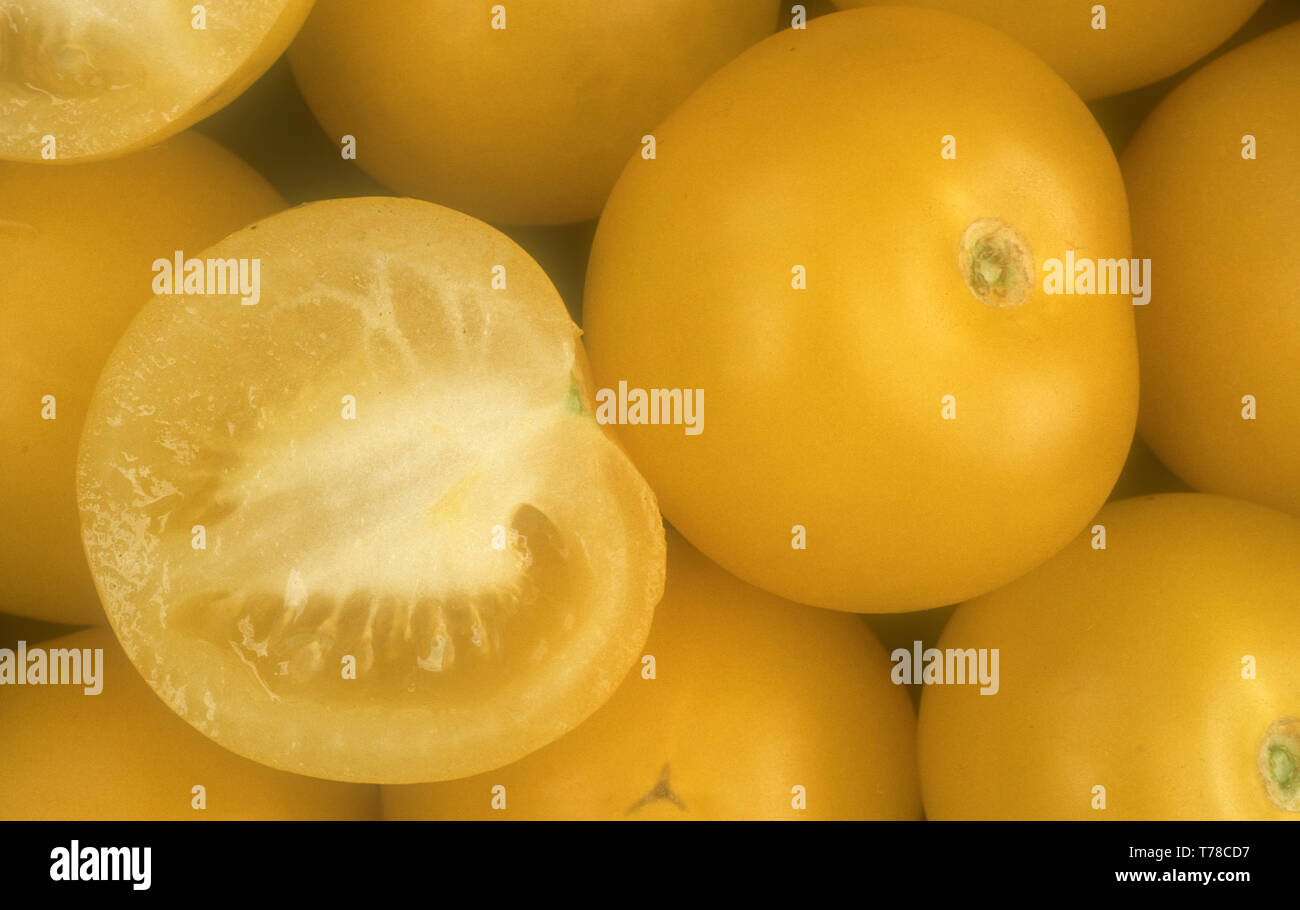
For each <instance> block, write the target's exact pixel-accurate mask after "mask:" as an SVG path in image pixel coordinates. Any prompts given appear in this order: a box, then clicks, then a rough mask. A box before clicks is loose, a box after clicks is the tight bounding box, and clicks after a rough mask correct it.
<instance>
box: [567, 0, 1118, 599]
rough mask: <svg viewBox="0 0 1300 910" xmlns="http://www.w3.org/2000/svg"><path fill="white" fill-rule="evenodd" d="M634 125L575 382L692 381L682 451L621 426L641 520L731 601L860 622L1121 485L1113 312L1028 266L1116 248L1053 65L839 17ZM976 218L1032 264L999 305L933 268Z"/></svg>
mask: <svg viewBox="0 0 1300 910" xmlns="http://www.w3.org/2000/svg"><path fill="white" fill-rule="evenodd" d="M921 48H924V56H923V57H922V56H918V55H919V54H920V49H921ZM1031 87H1032V88H1031ZM864 98H865V99H888V103H883V102H882V103H880V104H876V103H875V102H871V103H869V104H868V103H867V102H864V101H863V99H864ZM809 99H815V100H813V101H810V100H809ZM864 104H867V107H869V108H870V110H871V111H872V112H873V113H872V115H871V116H870V117H867V116H865V115H863V116H847V115H846V114H845V112H846V111H858V110H862V109H863V106H864ZM657 134H658V136H659V140H660V144H659V157H658V158H657V159H656V160H654V161H642V160H635V159H634V160H633V161H632V162H631V163H630V164H629V166H628V168H627V169H626V170H625V171H624V173H623V175H622V177H620V179H619V183H618V185H617V186H616V187H615V189H614V191H613V193H612V194H611V196H610V200H609V203H608V205H607V206H606V208H605V211H604V213H603V214H602V216H601V221H600V225H599V227H598V228H597V232H596V237H595V241H594V244H593V248H592V253H591V261H590V265H589V268H588V271H587V283H586V293H585V297H584V300H583V320H584V331H585V335H584V337H585V341H586V344H587V350H588V352H589V354H590V356H591V363H592V368H593V371H594V374H595V379H596V383H597V387H598V388H606V389H611V390H613V389H617V388H618V384H619V382H621V381H626V382H627V384H628V387H629V388H642V389H692V390H694V389H702V390H703V394H704V397H705V408H704V413H705V421H704V426H703V431H702V432H701V433H700V434H699V435H696V436H689V435H687V434H686V433H685V432H683V428H682V427H680V426H665V425H658V424H640V425H631V424H628V425H620V426H618V427H617V430H618V432H619V434H620V436H622V438H623V439H624V441H625V444H626V446H627V449H628V451H629V452H630V453H631V455H632V458H633V461H634V462H635V463H636V464H637V467H638V468H640V469H641V471H642V473H643V474H644V475H645V476H646V479H647V480H649V481H650V484H651V486H653V487H654V488H655V492H656V493H657V494H658V495H659V501H660V504H661V506H662V508H663V511H664V515H665V517H666V518H667V519H668V520H669V521H670V522H672V523H673V524H674V526H676V527H677V528H678V529H679V530H680V531H681V532H682V534H683V535H684V536H685V537H686V538H687V539H688V540H690V541H691V542H692V543H693V544H694V545H695V546H697V547H699V548H700V550H701V551H703V552H704V553H705V554H706V555H708V556H709V557H710V558H711V559H714V560H715V561H717V562H718V563H719V564H720V565H721V566H722V567H723V568H725V569H727V570H728V571H730V572H733V573H734V574H736V575H737V576H739V577H740V578H742V579H744V580H746V581H748V582H750V583H751V584H755V585H758V586H759V587H762V588H764V589H766V590H769V591H772V592H773V593H775V594H778V595H780V596H783V597H786V598H789V599H791V600H796V601H799V602H803V603H810V604H814V605H817V606H823V607H832V608H836V609H845V610H854V611H858V612H864V613H877V612H878V613H884V612H906V611H910V610H920V609H928V608H932V607H937V606H940V605H943V604H950V603H956V602H958V601H961V600H965V599H968V598H970V597H972V596H975V595H977V594H979V593H982V592H984V591H988V590H991V589H992V588H994V587H997V586H998V585H1001V584H1005V583H1006V582H1008V581H1010V580H1011V579H1013V578H1015V577H1016V576H1017V575H1020V574H1022V573H1023V572H1025V571H1026V570H1028V569H1029V568H1031V567H1032V566H1034V565H1036V564H1037V563H1039V562H1041V561H1042V560H1044V559H1046V558H1047V557H1048V556H1050V555H1051V554H1052V553H1054V552H1056V551H1057V550H1059V549H1060V548H1061V547H1063V546H1065V544H1067V543H1068V542H1069V540H1070V539H1071V538H1072V537H1073V536H1074V535H1075V534H1076V533H1077V532H1078V530H1079V528H1081V527H1082V526H1083V524H1084V523H1085V522H1086V521H1087V520H1088V518H1089V517H1091V516H1092V515H1093V514H1094V513H1095V512H1096V510H1097V509H1098V508H1099V507H1100V506H1101V504H1102V503H1103V502H1104V501H1105V498H1106V494H1107V493H1108V492H1109V490H1110V489H1111V487H1112V486H1113V485H1114V482H1115V479H1116V478H1117V477H1118V475H1119V473H1120V469H1121V466H1122V465H1123V463H1124V457H1125V453H1126V452H1127V450H1128V447H1129V444H1130V442H1131V440H1132V436H1133V429H1134V425H1135V422H1136V418H1137V399H1138V389H1137V376H1138V364H1137V345H1136V336H1135V332H1134V328H1133V313H1132V310H1133V305H1132V299H1131V296H1124V295H1095V296H1074V295H1065V294H1047V293H1045V292H1044V291H1043V289H1042V285H1041V280H1042V277H1043V272H1042V271H1041V268H1042V266H1043V264H1044V263H1045V261H1046V260H1048V259H1061V258H1063V257H1065V256H1066V255H1067V252H1068V251H1069V250H1074V251H1076V254H1077V255H1078V256H1080V257H1088V258H1095V259H1102V258H1117V259H1118V258H1126V257H1128V255H1129V250H1130V247H1129V234H1128V213H1127V209H1126V206H1125V198H1124V188H1123V185H1122V181H1121V178H1120V172H1119V167H1118V165H1117V163H1116V161H1115V158H1114V154H1113V153H1112V151H1111V150H1110V148H1109V146H1108V144H1107V142H1106V139H1105V137H1104V136H1103V135H1102V133H1101V131H1100V129H1099V128H1098V127H1097V124H1096V122H1095V121H1094V120H1093V119H1092V117H1091V116H1090V115H1089V114H1088V111H1087V109H1086V107H1085V106H1084V105H1083V104H1082V103H1081V102H1080V101H1079V100H1078V98H1077V97H1076V96H1075V95H1074V94H1073V93H1072V92H1071V91H1070V90H1069V88H1068V87H1067V86H1066V85H1065V84H1064V83H1063V82H1062V81H1061V80H1060V78H1059V77H1057V76H1056V75H1055V74H1053V73H1052V72H1051V71H1050V70H1048V68H1047V67H1046V66H1045V65H1044V64H1043V63H1042V61H1040V60H1038V59H1037V58H1035V57H1033V56H1032V55H1031V54H1029V53H1028V52H1026V51H1024V50H1023V49H1022V48H1020V47H1018V46H1017V45H1015V43H1014V42H1012V41H1011V40H1010V39H1009V38H1006V37H1005V36H1003V35H1000V34H998V33H997V32H994V31H993V30H991V29H988V28H986V27H984V26H982V25H980V24H978V23H976V22H972V21H970V20H966V19H961V18H959V17H956V16H950V15H946V14H943V13H937V12H933V11H929V10H914V9H903V8H897V9H883V8H882V9H866V10H853V11H848V12H841V13H834V14H832V15H829V16H824V17H821V18H819V19H816V20H813V21H812V22H810V23H809V24H808V28H807V30H806V31H796V30H786V31H783V32H781V33H779V34H778V35H774V36H773V37H771V38H768V39H767V40H766V41H764V42H761V43H760V44H759V45H757V46H755V47H753V48H751V49H750V50H749V51H747V52H746V53H745V54H743V55H741V56H740V57H739V58H737V59H736V60H734V61H732V63H730V64H728V65H727V66H726V67H724V68H723V69H722V70H721V71H720V72H718V73H716V74H715V75H714V76H713V77H712V78H711V79H710V80H709V81H708V82H706V83H705V85H704V86H702V87H701V88H700V89H699V90H698V91H697V92H696V93H695V94H694V95H692V96H691V98H690V99H689V100H688V101H687V102H685V103H684V104H683V105H682V106H681V107H679V108H678V109H677V111H675V112H674V113H673V114H672V115H671V116H670V117H669V118H668V119H667V120H666V121H665V122H664V123H663V124H662V125H661V126H660V128H659V130H658V131H657ZM945 134H947V135H951V136H952V137H953V138H954V140H955V142H956V158H951V159H945V158H943V157H942V154H941V153H942V150H943V137H944V135H945ZM738 149H743V152H741V151H738ZM1030 185H1032V186H1033V192H1026V189H1025V187H1026V186H1030ZM989 217H994V218H997V219H999V220H1001V221H1002V222H1004V223H1006V224H1008V225H1011V226H1013V227H1014V228H1015V229H1017V230H1018V231H1019V232H1020V233H1021V234H1022V235H1023V236H1024V238H1025V239H1026V241H1027V243H1028V246H1029V248H1030V250H1031V251H1032V258H1033V259H1034V264H1033V266H1032V268H1031V270H1030V271H1031V274H1032V276H1033V277H1032V280H1033V291H1032V293H1031V295H1030V296H1029V297H1028V299H1027V300H1026V301H1024V302H1023V303H1022V304H1021V305H1019V306H1007V307H996V306H990V305H988V304H986V303H984V302H982V301H981V300H979V299H978V298H977V297H976V296H975V295H974V294H972V292H971V291H970V289H969V288H968V287H967V285H966V283H965V280H964V276H963V273H962V271H961V268H960V267H959V257H958V250H959V249H960V245H961V240H962V237H963V233H964V231H965V230H966V228H967V227H968V225H970V224H972V223H973V222H975V221H977V220H981V219H984V218H989ZM796 265H799V266H803V267H804V268H805V269H806V279H807V282H806V288H804V289H798V288H793V287H792V282H793V280H794V279H795V278H797V277H798V276H797V275H794V276H792V272H793V268H794V267H795V266H796ZM945 396H952V399H953V401H954V402H955V412H954V413H955V415H956V416H955V419H944V418H943V408H944V397H945ZM796 526H799V527H802V528H803V529H805V531H806V548H804V549H798V548H796V547H794V546H792V543H793V542H795V541H794V530H793V529H794V528H795V527H796Z"/></svg>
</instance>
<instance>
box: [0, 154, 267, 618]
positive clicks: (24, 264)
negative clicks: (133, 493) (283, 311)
mask: <svg viewBox="0 0 1300 910" xmlns="http://www.w3.org/2000/svg"><path fill="white" fill-rule="evenodd" d="M283 206H284V201H283V200H282V199H281V198H280V197H279V195H278V194H277V193H276V192H275V191H274V190H273V189H271V187H270V185H269V184H268V183H267V182H266V181H265V180H263V179H262V178H261V177H260V176H259V175H258V174H257V173H256V172H255V171H254V170H252V168H250V167H248V165H246V164H244V162H242V161H240V160H239V159H238V158H236V157H235V156H234V155H232V154H230V153H229V152H227V151H226V150H225V149H223V148H221V147H220V146H219V145H217V144H216V143H214V142H212V141H211V140H209V139H206V138H204V137H203V136H199V135H196V134H193V133H186V134H183V135H180V136H177V137H175V138H174V139H172V140H170V141H168V142H166V143H164V144H163V145H160V146H157V147H155V148H151V149H147V150H145V151H142V152H138V153H136V154H134V155H129V156H127V157H125V158H119V159H116V160H114V161H108V162H99V163H94V164H79V165H69V166H67V167H58V168H52V167H42V166H40V165H30V164H11V163H2V162H0V273H3V274H4V276H5V277H4V308H5V309H4V335H5V338H4V349H3V354H0V388H3V389H4V394H3V395H0V427H3V432H2V433H0V510H2V511H0V518H2V519H3V520H0V609H3V610H6V611H8V612H11V613H19V614H23V615H27V616H34V617H38V618H41V619H48V620H54V621H57V622H66V623H102V622H104V612H103V610H102V609H101V608H100V606H99V599H98V598H97V597H96V596H95V589H94V586H93V585H92V584H91V582H90V573H89V572H88V571H87V570H86V563H85V557H84V556H83V555H82V550H81V534H80V529H79V523H78V517H77V504H76V487H75V475H74V469H75V463H76V457H77V439H78V437H79V436H80V434H81V424H82V421H83V419H84V417H85V414H86V407H87V405H88V404H89V401H90V395H91V392H92V391H93V390H94V386H95V378H96V377H97V376H98V375H99V370H100V367H102V366H103V365H104V361H105V360H106V359H108V354H109V352H110V351H111V350H112V348H113V344H114V343H115V342H116V341H117V339H118V337H119V336H120V335H121V334H122V331H123V330H124V329H125V328H126V326H127V323H128V322H130V320H131V318H132V317H133V316H134V315H135V314H136V311H137V310H139V309H140V307H141V306H142V305H143V304H144V302H145V301H146V300H148V299H149V297H150V296H151V294H152V292H151V291H150V283H151V282H152V280H153V277H154V273H153V270H152V265H153V262H154V261H155V260H156V259H159V258H163V259H170V258H171V257H172V255H173V253H174V251H175V250H185V251H186V254H187V255H189V254H192V253H197V252H198V251H199V250H201V249H203V248H204V247H205V246H207V245H209V244H211V243H213V242H215V241H216V240H218V239H220V238H221V237H223V236H225V235H226V234H228V233H230V232H231V231H233V230H235V229H236V228H239V227H242V226H244V225H245V224H248V223H249V222H252V221H256V220H257V219H259V218H262V217H265V216H266V215H269V214H271V213H272V212H274V211H277V210H278V209H280V208H282V207H283Z"/></svg>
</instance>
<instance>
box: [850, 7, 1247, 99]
mask: <svg viewBox="0 0 1300 910" xmlns="http://www.w3.org/2000/svg"><path fill="white" fill-rule="evenodd" d="M834 2H835V4H836V5H837V6H839V7H841V8H848V7H855V6H867V5H879V4H885V3H887V4H889V5H891V6H893V5H901V6H924V7H929V8H931V9H942V10H947V11H948V12H952V13H957V14H959V15H962V16H969V17H971V18H972V19H978V20H979V21H980V22H983V23H986V24H987V25H991V26H993V27H994V28H996V29H999V30H1000V31H1003V32H1005V33H1006V34H1008V35H1010V36H1011V37H1013V38H1015V39H1016V40H1017V41H1019V42H1020V43H1021V44H1023V45H1024V46H1025V47H1027V48H1029V49H1030V50H1031V51H1033V52H1034V53H1036V54H1038V55H1039V56H1040V57H1042V58H1043V59H1044V60H1046V61H1047V62H1048V63H1049V64H1051V66H1052V68H1053V69H1055V70H1056V71H1057V72H1058V73H1060V74H1061V75H1062V76H1063V77H1064V78H1065V80H1066V81H1067V82H1069V83H1070V85H1071V86H1072V87H1073V88H1074V90H1075V91H1076V92H1078V93H1079V94H1080V95H1081V96H1082V97H1084V98H1086V99H1093V98H1105V97H1107V96H1109V95H1115V94H1118V93H1120V92H1126V91H1128V90H1129V89H1135V88H1138V87H1140V86H1143V85H1147V84H1149V83H1152V82H1155V81H1156V80H1157V79H1163V78H1164V77H1165V76H1169V75H1172V74H1173V73H1175V72H1177V71H1178V70H1180V69H1182V68H1183V67H1185V66H1188V65H1190V64H1192V63H1195V62H1196V61H1197V60H1199V59H1201V58H1202V57H1204V56H1205V55H1206V54H1208V53H1209V52H1210V51H1212V50H1213V49H1214V48H1215V47H1217V46H1218V45H1219V44H1221V43H1222V42H1223V41H1224V40H1226V39H1227V38H1228V36H1229V35H1231V34H1232V33H1233V32H1235V31H1236V30H1237V29H1238V28H1240V27H1241V26H1242V25H1243V24H1244V23H1245V22H1246V20H1247V19H1249V18H1250V17H1251V15H1252V14H1254V12H1255V10H1257V9H1259V7H1260V5H1261V4H1262V3H1263V2H1264V0H1213V2H1209V3H1187V2H1185V0H1109V2H1107V3H1105V4H1101V5H1103V6H1105V8H1106V28H1105V29H1104V30H1101V29H1094V28H1093V27H1092V21H1093V18H1094V16H1095V12H1094V6H1095V5H1096V4H1092V3H1076V2H1074V0H1036V2H1035V3H1034V4H1033V9H1032V10H1030V9H1027V8H1026V4H1022V3H1008V2H1006V0H834Z"/></svg>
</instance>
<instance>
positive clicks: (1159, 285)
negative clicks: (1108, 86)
mask: <svg viewBox="0 0 1300 910" xmlns="http://www.w3.org/2000/svg"><path fill="white" fill-rule="evenodd" d="M1122 164H1123V169H1124V175H1125V179H1126V181H1127V183H1128V187H1129V194H1130V198H1131V208H1132V213H1133V242H1134V250H1135V251H1136V255H1138V256H1142V257H1149V258H1150V259H1151V262H1152V268H1153V272H1154V275H1155V279H1154V281H1153V282H1152V296H1151V303H1150V305H1149V306H1145V307H1140V308H1138V311H1137V314H1136V316H1137V328H1138V345H1139V350H1140V351H1141V363H1142V405H1141V413H1140V417H1139V430H1140V432H1141V434H1142V436H1143V438H1144V439H1146V441H1147V442H1148V443H1149V444H1150V445H1151V448H1152V450H1153V451H1154V452H1155V453H1156V455H1158V456H1159V458H1160V459H1161V460H1162V461H1163V462H1164V463H1165V464H1167V465H1168V466H1169V467H1170V468H1171V469H1172V470H1173V471H1174V472H1175V473H1176V474H1178V475H1179V476H1180V477H1181V478H1182V479H1183V480H1185V481H1187V482H1188V483H1189V484H1191V485H1192V486H1193V487H1195V488H1197V489H1199V490H1205V491H1207V492H1211V493H1222V494H1224V495H1228V496H1239V497H1242V498H1245V499H1251V500H1255V501H1257V502H1262V503H1264V504H1265V505H1269V506H1272V507H1274V508H1277V509H1283V510H1285V511H1288V512H1291V513H1292V514H1300V272H1297V270H1296V267H1295V264H1296V263H1297V262H1300V232H1298V231H1297V230H1296V224H1297V221H1296V212H1297V206H1298V205H1300V23H1295V24H1292V25H1288V26H1285V27H1283V28H1280V29H1277V30H1276V31H1273V32H1270V33H1268V34H1267V35H1264V36H1263V37H1261V38H1257V39H1255V40H1254V41H1252V42H1250V43H1249V44H1246V45H1244V46H1242V47H1240V48H1237V49H1236V50H1234V51H1232V52H1230V53H1228V54H1226V55H1225V56H1223V57H1221V58H1220V59H1218V60H1216V61H1214V62H1213V63H1211V64H1209V65H1208V66H1206V67H1205V68H1204V69H1202V70H1200V71H1198V72H1197V73H1196V74H1195V75H1193V76H1192V77H1191V78H1189V79H1188V80H1187V81H1186V82H1185V83H1183V84H1182V85H1180V86H1179V87H1178V88H1177V89H1175V90H1174V92H1173V93H1172V94H1170V95H1169V97H1168V98H1166V99H1165V100H1164V101H1163V102H1162V103H1161V104H1160V105H1159V107H1157V108H1156V109H1155V111H1153V112H1152V113H1151V115H1150V116H1149V117H1147V119H1146V121H1145V122H1144V123H1143V124H1142V127H1141V129H1140V130H1139V132H1138V134H1137V136H1136V137H1135V138H1134V140H1133V142H1132V143H1131V144H1130V145H1129V146H1128V148H1127V149H1126V150H1125V151H1124V156H1123V160H1122Z"/></svg>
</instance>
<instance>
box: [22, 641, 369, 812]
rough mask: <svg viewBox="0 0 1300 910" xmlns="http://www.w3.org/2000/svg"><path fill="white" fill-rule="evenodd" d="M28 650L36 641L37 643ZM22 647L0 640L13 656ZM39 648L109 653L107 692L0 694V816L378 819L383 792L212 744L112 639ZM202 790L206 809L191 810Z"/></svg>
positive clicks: (67, 689)
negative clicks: (0, 739) (0, 740)
mask: <svg viewBox="0 0 1300 910" xmlns="http://www.w3.org/2000/svg"><path fill="white" fill-rule="evenodd" d="M29 644H31V643H30V642H29ZM15 645H16V642H13V641H5V642H0V646H2V647H5V648H9V649H13V648H14V647H15ZM39 647H41V648H45V649H54V648H92V649H93V648H103V649H104V663H103V673H102V682H103V691H102V692H101V693H100V694H98V695H87V694H85V693H84V691H83V689H82V688H81V687H79V686H62V685H60V686H53V685H43V686H42V685H23V686H8V685H7V686H5V687H4V688H3V689H0V729H2V730H4V748H3V749H0V819H3V820H33V819H47V820H86V821H100V820H102V821H136V820H141V821H154V820H185V819H194V820H200V819H212V820H218V819H220V820H233V819H256V820H264V819H265V820H271V819H279V820H306V819H344V820H347V819H373V818H376V817H377V815H378V808H379V803H378V797H379V794H378V792H377V788H376V787H373V786H370V785H365V784H340V783H335V782H333V781H324V780H316V779H314V778H310V777H300V776H299V775H296V774H288V773H285V772H283V771H275V770H272V769H271V768H267V767H265V766H263V765H259V764H256V763H255V762H251V761H249V760H247V759H245V758H240V757H239V756H238V755H235V754H234V753H233V752H227V751H226V750H225V749H222V748H221V747H220V746H218V745H216V744H214V743H213V742H211V741H210V740H208V739H207V738H206V737H204V736H203V735H202V734H200V733H199V732H198V731H196V730H194V729H192V728H191V727H190V726H189V724H187V723H185V721H183V720H181V719H180V718H179V717H177V716H176V715H175V714H173V713H172V711H171V710H170V709H168V707H167V706H166V705H165V704H163V703H162V702H161V701H160V700H159V699H158V697H157V696H156V695H154V693H153V692H152V691H150V689H149V687H148V686H147V685H145V683H144V680H142V679H141V678H140V675H139V674H138V673H137V672H136V671H135V668H134V667H132V666H131V662H130V661H128V660H127V658H126V655H125V654H124V653H122V650H121V648H120V647H119V646H118V643H117V641H116V639H114V637H113V633H112V632H110V631H109V630H107V629H88V630H86V631H83V632H77V633H75V634H73V635H67V636H64V637H62V638H56V639H51V640H49V641H45V642H42V643H41V644H40V645H39ZM195 786H202V787H203V788H205V791H206V793H205V794H204V798H205V799H206V803H207V808H206V809H202V810H199V809H195V808H193V801H194V799H195V794H194V792H193V788H194V787H195Z"/></svg>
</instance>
